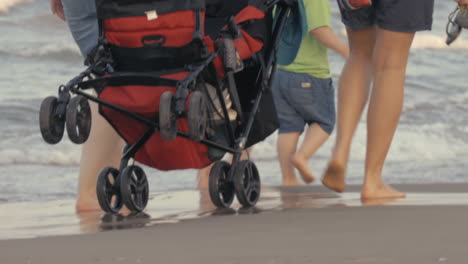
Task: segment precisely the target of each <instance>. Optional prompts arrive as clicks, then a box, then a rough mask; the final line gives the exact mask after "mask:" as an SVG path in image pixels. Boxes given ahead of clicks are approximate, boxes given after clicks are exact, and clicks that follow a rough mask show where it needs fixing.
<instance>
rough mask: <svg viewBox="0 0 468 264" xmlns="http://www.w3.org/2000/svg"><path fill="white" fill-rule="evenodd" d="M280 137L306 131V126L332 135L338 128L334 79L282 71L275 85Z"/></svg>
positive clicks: (276, 75) (274, 81)
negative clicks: (317, 128) (283, 134)
mask: <svg viewBox="0 0 468 264" xmlns="http://www.w3.org/2000/svg"><path fill="white" fill-rule="evenodd" d="M272 90H273V98H274V101H275V106H276V112H277V115H278V119H279V123H280V128H279V133H292V132H299V133H302V132H303V131H304V126H305V124H308V125H310V124H313V123H316V124H318V125H319V126H320V127H321V128H322V129H323V130H324V131H325V132H326V133H328V134H331V133H332V131H333V128H334V127H335V120H336V117H335V92H334V89H333V83H332V80H331V78H328V79H319V78H315V77H312V76H310V75H309V74H303V73H293V72H288V71H284V70H281V69H278V70H277V71H276V74H275V77H274V80H273V85H272Z"/></svg>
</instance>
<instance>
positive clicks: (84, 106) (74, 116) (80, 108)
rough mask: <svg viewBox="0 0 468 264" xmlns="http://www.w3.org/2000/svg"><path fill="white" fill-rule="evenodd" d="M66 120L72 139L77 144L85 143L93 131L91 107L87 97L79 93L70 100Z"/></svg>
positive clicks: (69, 135)
mask: <svg viewBox="0 0 468 264" xmlns="http://www.w3.org/2000/svg"><path fill="white" fill-rule="evenodd" d="M66 120H67V122H66V123H67V133H68V137H69V138H70V140H71V141H72V142H73V143H76V144H82V143H84V142H85V141H86V140H87V139H88V137H89V132H90V131H91V108H90V107H89V103H88V100H87V99H86V98H85V97H83V96H81V95H78V96H75V97H73V98H72V99H71V100H70V103H69V104H68V109H67V119H66Z"/></svg>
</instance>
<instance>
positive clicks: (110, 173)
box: [96, 167, 123, 214]
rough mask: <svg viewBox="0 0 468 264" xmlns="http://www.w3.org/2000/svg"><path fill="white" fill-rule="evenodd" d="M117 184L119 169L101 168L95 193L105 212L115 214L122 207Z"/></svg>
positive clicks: (118, 184)
mask: <svg viewBox="0 0 468 264" xmlns="http://www.w3.org/2000/svg"><path fill="white" fill-rule="evenodd" d="M119 186H120V183H119V170H117V169H116V168H112V167H107V168H104V169H102V170H101V172H100V173H99V176H98V181H97V185H96V193H97V197H98V201H99V205H100V206H101V209H102V210H104V211H105V212H108V213H114V214H117V213H118V212H119V211H120V209H122V206H123V201H122V195H121V193H120V188H119Z"/></svg>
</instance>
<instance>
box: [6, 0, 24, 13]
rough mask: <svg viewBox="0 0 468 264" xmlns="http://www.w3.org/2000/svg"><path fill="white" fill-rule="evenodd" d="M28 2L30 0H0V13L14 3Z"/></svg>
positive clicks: (14, 4)
mask: <svg viewBox="0 0 468 264" xmlns="http://www.w3.org/2000/svg"><path fill="white" fill-rule="evenodd" d="M29 2H31V0H2V1H0V13H6V12H8V10H10V8H12V7H14V6H16V5H19V4H22V3H29Z"/></svg>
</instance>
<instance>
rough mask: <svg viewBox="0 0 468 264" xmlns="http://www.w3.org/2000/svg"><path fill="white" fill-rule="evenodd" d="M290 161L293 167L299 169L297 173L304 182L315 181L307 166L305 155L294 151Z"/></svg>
mask: <svg viewBox="0 0 468 264" xmlns="http://www.w3.org/2000/svg"><path fill="white" fill-rule="evenodd" d="M291 163H292V164H293V166H294V167H296V169H298V170H299V174H300V175H301V178H302V180H303V181H304V182H305V183H311V182H313V181H315V177H314V174H312V171H310V169H309V167H307V159H306V158H305V157H303V156H302V155H301V154H299V153H296V154H294V156H293V157H292V158H291Z"/></svg>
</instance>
